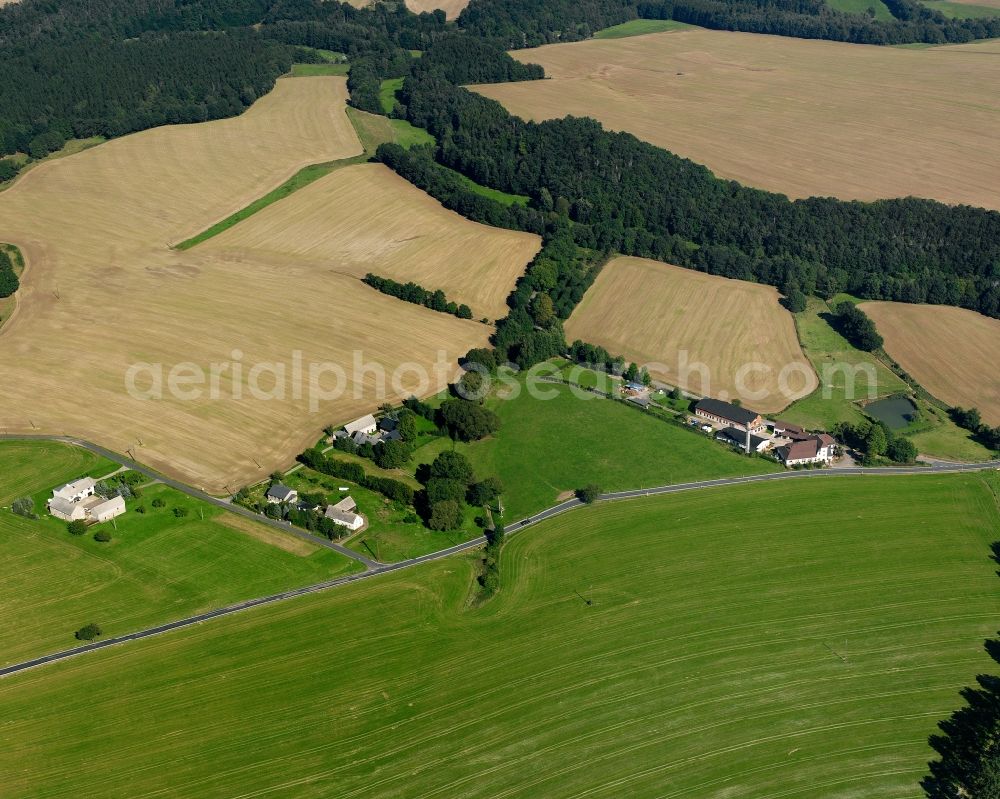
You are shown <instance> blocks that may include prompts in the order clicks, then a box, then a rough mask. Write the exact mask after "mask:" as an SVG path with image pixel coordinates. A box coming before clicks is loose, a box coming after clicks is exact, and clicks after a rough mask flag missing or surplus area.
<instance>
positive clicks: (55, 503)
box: [49, 497, 82, 516]
mask: <svg viewBox="0 0 1000 799" xmlns="http://www.w3.org/2000/svg"><path fill="white" fill-rule="evenodd" d="M79 507H82V505H81V504H78V503H76V502H73V501H71V500H68V499H63V498H62V497H55V498H54V499H50V500H49V510H50V511H52V512H53V513H61V514H62V515H63V516H72V515H73V511H75V510H76V509H77V508H79Z"/></svg>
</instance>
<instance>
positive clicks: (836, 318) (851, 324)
mask: <svg viewBox="0 0 1000 799" xmlns="http://www.w3.org/2000/svg"><path fill="white" fill-rule="evenodd" d="M831 322H832V325H833V327H834V329H836V330H837V332H839V333H840V335H842V336H843V337H844V338H846V339H847V340H848V341H849V342H850V343H851V344H853V345H854V346H855V347H857V348H858V349H859V350H864V351H865V352H874V351H875V350H877V349H879V348H881V346H882V344H883V339H882V336H881V335H880V334H879V332H878V330H877V329H876V328H875V323H874V322H873V321H872V320H871V317H870V316H868V314H866V313H865V312H864V311H862V310H861V309H860V308H859V307H858V306H857V305H855V304H854V303H853V302H849V301H847V300H844V301H843V302H838V303H837V305H836V306H835V307H834V309H833V319H832V320H831Z"/></svg>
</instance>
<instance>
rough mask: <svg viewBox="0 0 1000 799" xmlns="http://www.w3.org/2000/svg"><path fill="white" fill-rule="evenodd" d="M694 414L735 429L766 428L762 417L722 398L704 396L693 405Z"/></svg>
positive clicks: (744, 430) (759, 431) (755, 430)
mask: <svg viewBox="0 0 1000 799" xmlns="http://www.w3.org/2000/svg"><path fill="white" fill-rule="evenodd" d="M694 413H695V416H697V417H698V418H700V419H706V420H708V421H709V422H711V423H712V424H713V425H722V426H724V427H735V428H736V429H737V430H741V431H743V432H746V431H747V430H749V431H750V432H751V433H761V432H763V431H764V429H765V428H766V424H765V422H764V418H763V417H762V416H761V415H760V414H759V413H757V411H751V410H750V409H749V408H742V407H740V406H739V405H732V404H730V403H728V402H723V401H722V400H717V399H711V398H709V397H706V398H705V399H703V400H699V402H698V404H697V405H695V407H694Z"/></svg>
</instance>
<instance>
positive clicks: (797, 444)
mask: <svg viewBox="0 0 1000 799" xmlns="http://www.w3.org/2000/svg"><path fill="white" fill-rule="evenodd" d="M818 453H819V438H817V437H816V436H810V437H809V438H806V439H803V440H802V441H793V442H792V443H791V444H786V445H785V446H783V447H779V448H778V457H779V458H781V460H783V461H800V460H807V459H809V458H815V457H816V455H817V454H818Z"/></svg>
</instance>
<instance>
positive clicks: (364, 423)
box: [344, 413, 375, 433]
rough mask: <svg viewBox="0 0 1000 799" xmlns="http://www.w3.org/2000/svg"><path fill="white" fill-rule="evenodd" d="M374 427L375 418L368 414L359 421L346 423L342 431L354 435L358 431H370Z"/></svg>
mask: <svg viewBox="0 0 1000 799" xmlns="http://www.w3.org/2000/svg"><path fill="white" fill-rule="evenodd" d="M373 427H375V417H374V416H372V415H371V414H370V413H369V414H368V415H367V416H362V417H361V418H360V419H355V420H354V421H353V422H348V423H347V424H345V425H344V429H345V430H346V431H347V432H348V433H356V432H358V430H370V429H371V428H373Z"/></svg>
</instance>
